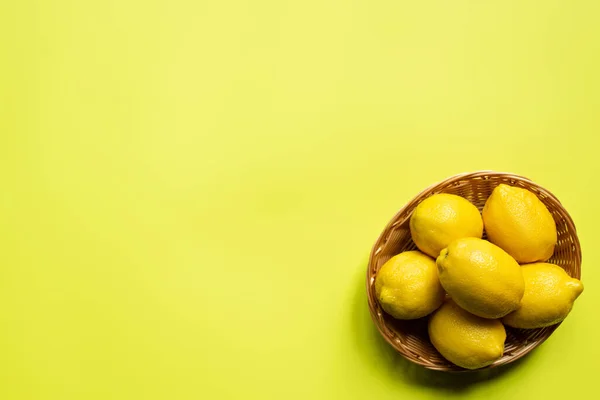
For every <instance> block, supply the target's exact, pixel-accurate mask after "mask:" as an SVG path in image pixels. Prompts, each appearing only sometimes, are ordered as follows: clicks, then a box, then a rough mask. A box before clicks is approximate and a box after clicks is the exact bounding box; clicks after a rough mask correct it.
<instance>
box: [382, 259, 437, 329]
mask: <svg viewBox="0 0 600 400" xmlns="http://www.w3.org/2000/svg"><path fill="white" fill-rule="evenodd" d="M375 294H376V296H377V300H378V301H379V304H381V307H382V308H383V309H384V310H385V311H386V312H387V313H388V314H390V315H391V316H393V317H394V318H398V319H416V318H421V317H424V316H426V315H427V314H429V313H431V312H432V311H434V310H435V309H437V308H438V307H439V306H440V305H441V304H442V301H443V300H444V296H445V293H444V289H443V288H442V285H440V281H439V279H438V273H437V267H436V265H435V261H434V260H433V259H431V258H430V257H427V256H426V255H425V254H423V253H421V252H419V251H406V252H404V253H400V254H398V255H396V256H394V257H392V258H391V259H389V260H388V261H387V262H386V263H385V264H383V266H382V267H381V269H380V270H379V272H378V273H377V278H376V280H375Z"/></svg>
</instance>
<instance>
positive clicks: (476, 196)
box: [367, 171, 581, 372]
mask: <svg viewBox="0 0 600 400" xmlns="http://www.w3.org/2000/svg"><path fill="white" fill-rule="evenodd" d="M501 183H505V184H508V185H512V186H519V187H523V188H526V189H528V190H530V191H531V192H533V193H535V194H536V195H537V196H538V197H539V198H540V200H541V201H542V202H543V203H544V204H545V205H546V207H548V210H550V212H551V213H552V215H553V217H554V220H555V222H556V228H557V233H558V243H557V244H556V247H555V249H554V255H553V256H552V258H550V260H549V262H552V263H554V264H557V265H560V266H561V267H562V268H564V269H565V271H567V273H568V274H569V275H570V276H572V277H575V278H578V279H579V278H581V247H580V245H579V239H578V238H577V232H576V230H575V225H574V224H573V220H572V219H571V217H570V216H569V214H568V213H567V211H566V210H565V209H564V208H563V206H562V205H561V204H560V201H558V199H557V198H556V197H555V196H554V195H553V194H552V193H550V192H549V191H547V190H546V189H544V188H542V187H540V186H538V185H537V184H535V183H533V182H532V181H530V180H529V179H527V178H524V177H522V176H517V175H512V174H507V173H500V172H493V171H479V172H473V173H466V174H461V175H456V176H453V177H451V178H449V179H446V180H444V181H442V182H440V183H438V184H436V185H434V186H431V187H429V188H427V189H425V190H424V191H423V192H421V193H420V194H419V195H418V196H417V197H415V198H414V199H413V200H412V201H411V202H409V203H408V204H407V205H406V206H404V208H402V209H401V210H400V211H399V212H398V213H397V214H396V216H394V218H393V219H392V220H391V221H390V223H389V224H388V225H387V226H386V228H385V229H384V231H383V233H382V234H381V236H380V237H379V239H377V242H376V243H375V246H374V247H373V251H372V252H371V257H370V260H369V268H368V271H367V295H368V300H369V310H370V312H371V317H372V318H373V321H374V322H375V325H376V326H377V328H378V329H379V332H380V333H381V334H382V335H383V337H384V338H385V340H386V341H387V342H388V343H390V344H391V345H392V346H393V347H394V348H395V349H396V350H397V351H398V352H399V353H400V354H401V355H403V356H404V357H405V358H407V359H408V360H410V361H412V362H414V363H416V364H419V365H422V366H424V367H425V368H429V369H433V370H439V371H457V372H458V371H466V370H464V369H462V368H460V367H458V366H456V365H454V364H452V363H450V362H449V361H447V360H445V359H444V358H443V357H442V356H441V355H440V354H439V353H438V352H437V350H436V349H435V348H434V347H433V345H432V344H431V342H430V341H429V338H428V335H427V317H425V318H422V319H418V320H413V321H400V320H396V319H394V318H392V317H391V316H389V315H388V314H386V313H385V312H384V311H383V310H382V309H381V307H380V306H379V303H378V302H377V300H376V297H375V285H374V283H375V276H376V274H377V271H378V270H379V268H380V267H381V266H382V265H383V264H384V263H385V262H386V261H387V260H389V259H390V258H391V257H392V256H394V255H396V254H398V253H400V252H403V251H407V250H416V249H417V248H416V246H415V244H414V243H413V241H412V239H411V237H410V229H409V220H410V216H411V214H412V212H413V210H414V209H415V207H416V206H417V205H418V204H419V203H420V202H421V201H422V200H424V199H425V198H427V197H429V196H431V195H432V194H435V193H452V194H457V195H460V196H463V197H465V198H467V199H468V200H469V201H471V202H472V203H473V204H475V205H476V206H477V208H479V210H480V211H481V210H482V209H483V206H484V204H485V201H486V200H487V198H488V196H489V195H490V194H491V193H492V190H493V189H494V188H495V187H496V186H498V185H499V184H501ZM484 238H485V234H484ZM558 325H559V324H557V325H554V326H550V327H547V328H541V329H528V330H525V329H513V328H510V327H507V328H506V330H507V332H506V333H507V338H506V343H505V350H504V355H503V356H502V358H500V359H499V360H497V361H495V362H494V363H493V364H491V365H489V366H488V367H485V368H493V367H497V366H500V365H504V364H508V363H510V362H513V361H515V360H517V359H519V358H521V357H523V356H524V355H525V354H527V353H529V352H530V351H531V350H533V349H534V348H536V347H537V346H539V345H540V344H541V343H542V342H543V341H544V340H546V339H547V338H548V337H549V336H550V335H551V334H552V332H554V330H555V329H556V328H557V327H558Z"/></svg>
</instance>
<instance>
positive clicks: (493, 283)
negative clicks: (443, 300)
mask: <svg viewBox="0 0 600 400" xmlns="http://www.w3.org/2000/svg"><path fill="white" fill-rule="evenodd" d="M437 266H438V272H439V277H440V282H441V283H442V286H443V287H444V289H445V290H446V292H448V294H449V295H450V296H451V297H452V298H453V299H454V301H455V302H456V303H457V304H458V305H460V306H461V307H462V308H464V309H465V310H467V311H469V312H471V313H472V314H475V315H478V316H480V317H483V318H500V317H503V316H505V315H506V314H508V313H509V312H511V311H514V310H516V309H517V308H518V307H519V303H520V301H521V298H522V297H523V292H524V290H525V283H524V281H523V273H522V272H521V267H520V266H519V264H518V263H517V262H516V261H515V260H514V258H512V257H511V256H510V255H509V254H508V253H506V252H505V251H504V250H502V249H501V248H500V247H498V246H496V245H494V244H492V243H490V242H488V241H487V240H482V239H477V238H462V239H458V240H455V241H454V242H452V243H450V246H448V247H447V248H445V249H444V250H442V252H441V253H440V256H439V257H438V258H437Z"/></svg>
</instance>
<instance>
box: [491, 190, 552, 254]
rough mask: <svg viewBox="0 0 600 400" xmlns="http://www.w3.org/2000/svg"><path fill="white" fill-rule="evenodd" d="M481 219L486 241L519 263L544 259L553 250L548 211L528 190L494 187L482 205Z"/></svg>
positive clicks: (550, 215)
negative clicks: (501, 249)
mask: <svg viewBox="0 0 600 400" xmlns="http://www.w3.org/2000/svg"><path fill="white" fill-rule="evenodd" d="M483 222H484V225H485V231H486V232H487V236H488V240H489V241H490V242H492V243H494V244H496V245H498V246H500V247H502V248H503V249H504V250H505V251H506V252H507V253H508V254H510V255H511V256H513V257H514V258H515V259H516V260H517V261H518V262H519V263H522V264H523V263H532V262H536V261H546V260H547V259H549V258H550V257H551V256H552V253H553V252H554V245H555V244H556V224H555V222H554V219H553V218H552V214H550V211H548V209H547V208H546V206H545V205H544V203H542V202H541V201H540V199H538V198H537V196H536V195H535V194H533V193H531V192H530V191H529V190H526V189H522V188H518V187H514V186H508V185H499V186H497V187H496V188H495V189H494V191H493V192H492V194H491V196H490V197H489V198H488V200H487V202H486V203H485V207H484V208H483Z"/></svg>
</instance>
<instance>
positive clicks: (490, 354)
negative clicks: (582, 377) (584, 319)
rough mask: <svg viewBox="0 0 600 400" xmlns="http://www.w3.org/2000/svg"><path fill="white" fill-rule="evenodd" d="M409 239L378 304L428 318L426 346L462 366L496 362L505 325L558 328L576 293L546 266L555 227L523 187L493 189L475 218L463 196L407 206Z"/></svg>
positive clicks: (381, 278)
mask: <svg viewBox="0 0 600 400" xmlns="http://www.w3.org/2000/svg"><path fill="white" fill-rule="evenodd" d="M484 227H485V231H486V233H487V238H488V240H483V239H482V236H483V230H484ZM410 232H411V236H412V239H413V241H414V243H415V244H416V245H417V247H418V248H419V250H420V251H406V252H403V253H401V254H398V255H396V256H394V257H392V258H391V259H390V260H389V261H387V262H386V263H385V264H384V265H383V266H382V267H381V269H380V270H379V272H378V274H377V277H376V280H375V292H376V296H377V299H378V301H379V303H380V304H381V307H382V308H383V309H384V311H386V312H387V313H388V314H390V315H391V316H393V317H394V318H398V319H416V318H422V317H425V316H427V315H429V314H431V313H433V314H432V315H431V317H430V318H429V325H428V327H429V338H430V340H431V343H432V344H433V345H434V347H435V348H436V349H437V350H438V351H439V352H440V354H441V355H442V356H443V357H444V358H446V359H447V360H448V361H450V362H452V363H454V364H456V365H458V366H460V367H463V368H467V369H476V368H481V367H484V366H486V365H490V364H492V363H493V362H494V361H496V360H497V359H499V358H500V357H502V355H503V352H504V342H505V340H506V331H505V328H504V325H507V326H510V327H513V328H522V329H534V328H541V327H545V326H550V325H554V324H556V323H559V322H561V321H562V320H563V319H565V318H566V317H567V315H568V314H569V312H570V311H571V309H572V307H573V302H574V301H575V300H576V299H577V297H578V296H579V295H580V294H581V292H582V291H583V285H582V283H581V282H580V281H579V280H577V279H574V278H571V277H569V275H567V273H566V272H565V271H564V270H563V269H562V268H561V267H559V266H557V265H554V264H550V263H546V262H545V261H547V260H548V259H549V258H550V257H551V256H552V254H553V252H554V246H555V244H556V242H557V233H556V224H555V222H554V219H553V218H552V215H551V214H550V212H549V211H548V209H547V208H546V206H545V205H544V204H543V203H542V202H541V201H540V200H539V199H538V197H537V196H536V195H535V194H533V193H531V192H530V191H528V190H526V189H523V188H518V187H513V186H508V185H504V184H502V185H499V186H497V187H496V188H495V189H494V191H493V192H492V194H491V196H490V197H489V198H488V199H487V201H486V203H485V206H484V208H483V211H482V213H480V212H479V210H478V209H477V207H475V206H474V205H473V204H472V203H471V202H469V201H468V200H467V199H465V198H463V197H460V196H456V195H452V194H435V195H433V196H430V197H428V198H427V199H425V200H423V201H422V202H421V203H420V204H419V205H418V206H417V207H416V208H415V210H414V212H413V214H412V216H411V219H410ZM446 294H448V295H449V298H448V299H447V300H445V299H446Z"/></svg>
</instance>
